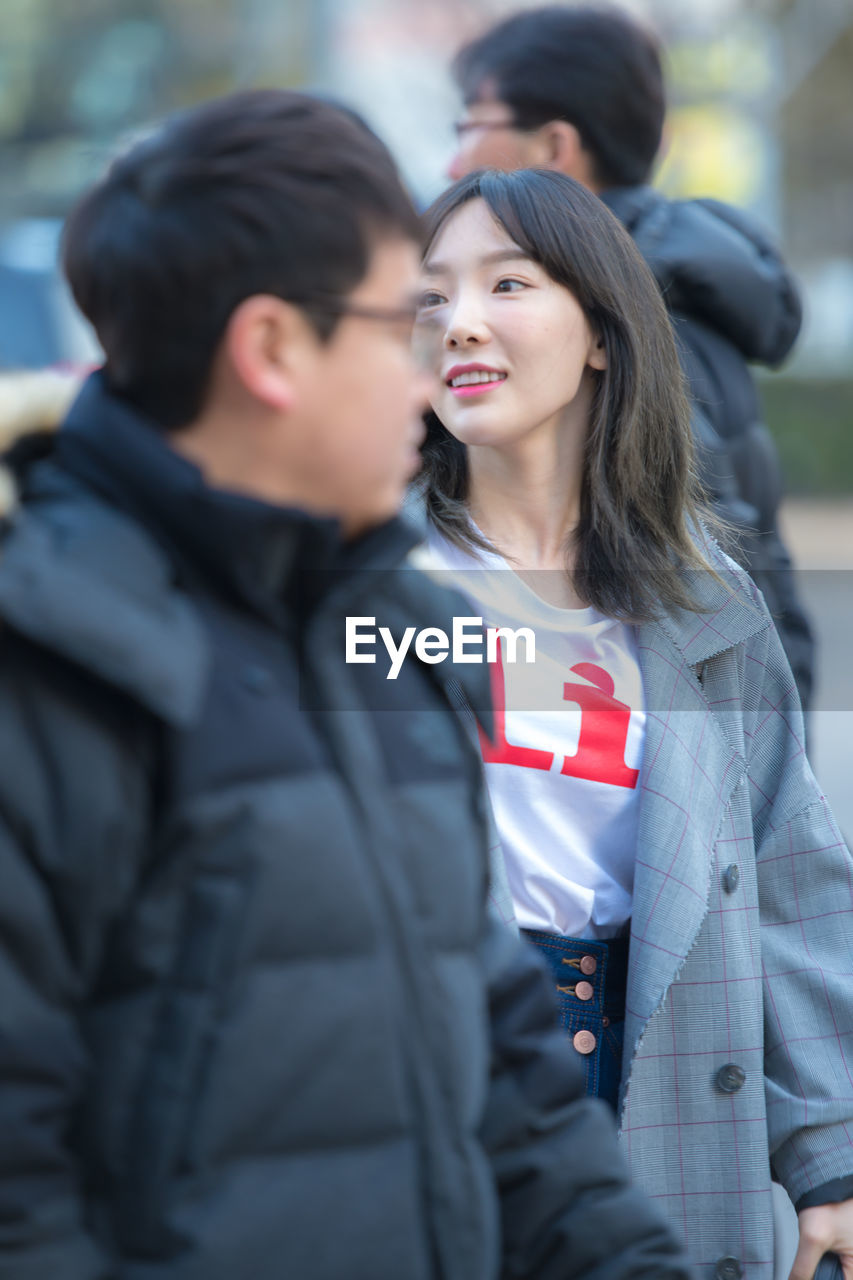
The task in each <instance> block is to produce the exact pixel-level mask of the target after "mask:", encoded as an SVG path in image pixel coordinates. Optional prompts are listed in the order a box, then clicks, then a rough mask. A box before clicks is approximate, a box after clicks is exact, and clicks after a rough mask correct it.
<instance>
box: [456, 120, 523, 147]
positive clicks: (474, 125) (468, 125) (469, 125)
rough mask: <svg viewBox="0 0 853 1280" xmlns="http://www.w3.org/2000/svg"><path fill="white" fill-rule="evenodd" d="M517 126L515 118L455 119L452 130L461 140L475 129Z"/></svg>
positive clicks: (511, 127) (512, 127) (513, 127)
mask: <svg viewBox="0 0 853 1280" xmlns="http://www.w3.org/2000/svg"><path fill="white" fill-rule="evenodd" d="M518 127H519V126H518V124H517V123H516V121H515V120H456V121H455V122H454V125H453V132H454V133H455V134H456V137H457V138H458V139H459V141H460V142H461V141H462V139H463V138H464V137H465V135H466V134H469V133H473V132H474V130H475V129H517V128H518Z"/></svg>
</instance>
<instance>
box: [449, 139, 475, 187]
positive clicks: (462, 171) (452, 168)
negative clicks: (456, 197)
mask: <svg viewBox="0 0 853 1280" xmlns="http://www.w3.org/2000/svg"><path fill="white" fill-rule="evenodd" d="M469 168H470V166H469V165H468V164H466V162H465V157H464V155H463V153H462V148H461V147H460V148H459V149H458V150H457V151H456V152H455V154H454V155H453V156H452V158H451V161H450V164H449V165H448V166H447V176H448V178H449V179H450V181H451V182H458V181H459V179H460V178H464V177H465V175H466V173H467V172H468V170H469Z"/></svg>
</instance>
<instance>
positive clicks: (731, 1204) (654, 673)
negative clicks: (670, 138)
mask: <svg viewBox="0 0 853 1280" xmlns="http://www.w3.org/2000/svg"><path fill="white" fill-rule="evenodd" d="M427 229H428V243H427V249H426V254H425V260H424V283H423V292H422V296H421V301H420V308H419V320H418V325H417V341H418V342H419V344H420V345H421V347H422V349H423V351H424V355H425V358H426V359H427V360H428V361H429V362H430V364H431V366H432V368H433V369H434V372H435V373H436V375H437V381H436V390H435V394H434V399H433V401H432V408H433V413H432V414H430V415H429V418H428V436H427V440H426V444H425V446H424V470H423V474H422V477H421V485H422V492H423V500H424V503H425V508H426V514H427V516H428V529H429V533H428V543H429V548H430V551H431V556H432V561H433V564H437V565H438V566H439V567H441V568H443V569H445V570H447V571H450V572H451V573H452V574H453V576H454V578H455V580H456V582H457V584H458V585H459V586H461V588H462V589H463V591H464V592H465V593H466V595H467V597H468V599H469V601H470V605H471V613H472V615H474V616H480V617H482V618H483V619H484V621H485V623H486V624H487V625H488V626H490V627H492V628H495V627H498V628H502V629H503V631H502V633H500V634H498V635H496V638H495V641H494V642H493V643H494V656H495V659H496V660H495V662H494V663H493V665H492V674H493V695H494V697H493V700H494V707H495V716H494V725H493V726H492V731H491V736H490V737H486V736H485V735H481V742H482V746H483V755H484V761H485V768H486V775H487V780H488V783H489V791H490V796H491V801H492V805H493V809H494V816H495V822H496V827H497V842H496V843H497V847H498V854H499V865H498V869H497V872H496V884H495V893H496V896H498V897H499V896H500V893H501V883H500V882H501V878H502V875H503V874H504V873H505V877H506V884H507V886H508V889H509V894H510V895H511V899H512V905H513V908H514V913H515V918H516V920H517V922H518V925H519V927H520V928H521V929H523V930H524V931H525V933H527V935H528V936H529V937H530V939H531V940H532V941H533V942H534V943H535V944H536V945H537V946H538V947H539V948H540V949H541V951H542V953H543V955H544V957H545V959H546V961H547V962H548V964H549V966H550V967H551V970H552V972H553V974H554V979H555V985H556V988H557V992H558V997H559V1001H560V1009H561V1016H562V1019H563V1022H564V1025H565V1027H566V1030H567V1033H568V1035H569V1037H570V1038H571V1042H572V1044H573V1046H574V1049H575V1052H576V1055H577V1059H578V1061H579V1063H581V1064H582V1065H583V1067H584V1069H585V1072H586V1081H587V1088H588V1089H589V1091H590V1092H594V1093H598V1094H599V1095H601V1096H603V1097H605V1098H606V1099H608V1100H609V1101H610V1102H611V1104H612V1105H613V1106H614V1107H615V1108H616V1109H617V1112H618V1114H619V1117H620V1123H621V1127H622V1132H623V1136H624V1145H625V1149H626V1152H627V1155H628V1158H629V1161H630V1163H631V1165H632V1168H633V1171H634V1174H635V1176H636V1177H637V1178H638V1180H639V1181H640V1182H641V1183H642V1184H643V1185H644V1186H645V1187H646V1189H647V1190H649V1191H650V1192H651V1193H652V1194H653V1195H655V1196H657V1197H660V1198H661V1200H662V1202H663V1204H664V1205H665V1207H666V1208H667V1209H668V1211H669V1212H670V1213H671V1214H672V1215H673V1216H674V1218H675V1219H676V1221H677V1222H678V1223H679V1224H680V1225H681V1227H682V1229H683V1231H684V1235H685V1238H686V1240H687V1241H688V1244H689V1246H690V1249H691V1251H692V1254H693V1257H694V1260H695V1261H696V1263H697V1264H699V1265H700V1266H701V1267H702V1268H704V1269H703V1271H702V1274H703V1275H707V1276H711V1275H714V1276H715V1277H720V1278H721V1280H725V1278H727V1277H738V1276H741V1275H746V1276H748V1277H749V1280H770V1277H772V1275H773V1242H772V1212H771V1172H770V1167H771V1162H770V1159H769V1156H770V1157H772V1167H773V1173H774V1176H775V1177H776V1178H778V1180H779V1181H781V1182H782V1183H783V1184H784V1186H785V1187H786V1189H787V1190H788V1193H789V1194H790V1197H791V1199H792V1200H793V1201H794V1202H795V1204H796V1205H797V1208H798V1209H808V1208H809V1207H811V1206H815V1205H821V1206H825V1207H824V1208H822V1209H819V1210H818V1209H814V1208H811V1215H810V1217H808V1216H807V1217H806V1218H802V1219H801V1223H802V1222H808V1223H809V1225H810V1233H811V1234H814V1233H815V1232H816V1239H815V1241H814V1242H812V1243H808V1242H807V1243H804V1244H802V1245H801V1251H800V1252H801V1258H800V1262H801V1264H802V1266H803V1268H804V1269H803V1270H802V1275H803V1276H806V1275H809V1276H810V1275H811V1274H812V1271H811V1270H808V1269H807V1268H808V1267H809V1265H811V1268H812V1270H813V1268H814V1266H815V1265H816V1263H817V1259H818V1258H819V1257H820V1254H821V1253H822V1252H823V1250H824V1249H825V1248H831V1247H833V1246H835V1247H837V1248H838V1249H839V1251H841V1252H846V1251H847V1249H848V1246H849V1243H850V1242H851V1241H853V1221H851V1218H853V1213H851V1209H853V1205H851V1204H849V1203H843V1202H844V1201H846V1200H847V1198H848V1197H850V1196H851V1195H853V1143H851V1138H853V981H851V978H853V864H852V863H851V859H850V856H849V854H848V852H847V850H846V848H845V847H844V844H843V842H842V840H841V838H840V836H839V833H838V830H837V828H836V826H835V823H834V821H833V819H832V817H831V814H830V813H829V812H828V810H827V806H826V803H825V801H824V799H823V797H822V795H821V792H820V790H819V788H818V786H817V784H816V782H815V780H814V777H813V775H812V773H811V770H810V769H809V766H808V763H807V761H806V759H805V755H804V751H803V745H802V742H803V739H802V720H801V715H800V711H799V706H798V703H797V695H796V689H795V686H794V683H793V680H792V677H791V674H790V670H789V668H788V665H787V662H786V661H785V658H784V655H783V653H782V650H781V647H780V644H779V641H778V638H777V636H776V632H775V629H774V627H773V625H772V622H771V620H770V618H769V616H768V614H767V612H766V609H765V608H764V605H763V602H762V600H761V598H760V596H758V594H757V593H756V591H755V589H754V588H753V587H752V584H751V583H750V581H749V579H748V577H747V576H746V575H745V574H743V573H742V572H741V571H740V570H738V568H737V567H736V566H735V565H734V564H733V562H732V561H730V560H729V559H728V558H727V557H726V556H724V554H723V553H722V552H721V551H720V550H719V548H718V546H717V543H716V541H715V540H714V538H713V537H712V536H711V534H710V533H709V532H708V524H707V521H706V519H705V515H704V512H703V509H702V507H701V503H700V501H699V498H698V496H697V494H696V491H695V485H694V481H693V476H692V471H691V444H690V428H689V410H688V406H687V403H686V401H685V398H684V393H683V390H682V384H681V374H680V370H679V365H678V358H677V353H676V349H675V343H674V340H673V335H672V331H671V329H670V326H669V322H668V320H667V317H666V313H665V310H664V307H663V304H662V302H661V300H660V297H659V295H658V291H657V287H656V285H655V283H654V280H653V279H652V277H651V275H650V274H649V272H648V271H647V269H646V267H645V265H644V263H643V262H642V260H641V259H640V257H639V255H638V254H637V252H636V250H635V249H634V247H633V245H632V243H631V240H630V238H629V236H628V235H627V233H625V232H624V230H623V229H622V228H621V227H620V225H619V224H618V223H617V221H616V220H615V219H614V218H613V217H612V216H611V215H610V214H609V213H608V211H607V210H606V209H605V207H604V206H603V205H602V204H601V203H600V202H599V201H598V200H597V199H596V198H595V197H594V196H592V195H590V194H589V193H588V192H587V191H585V190H584V189H583V188H582V187H580V186H579V185H577V184H576V183H574V182H572V181H571V180H570V179H568V178H565V177H563V176H562V175H560V174H557V173H553V172H545V171H523V172H515V173H496V172H485V173H480V174H472V175H470V176H469V177H468V178H465V179H463V180H462V181H461V182H459V183H457V184H456V185H455V186H453V187H451V188H450V190H449V191H448V192H446V193H445V195H443V196H442V197H441V198H440V199H439V200H438V202H437V203H436V204H435V205H434V206H433V208H432V209H431V210H430V212H429V214H428V217H427ZM522 628H524V629H526V630H527V632H528V633H532V637H533V640H532V641H531V636H530V634H528V635H527V636H526V639H525V637H524V635H523V634H522V632H521V629H522ZM514 633H518V634H514ZM534 644H535V652H534V653H533V654H531V649H532V648H533V647H534ZM513 649H515V652H513ZM525 649H526V650H527V652H526V653H525ZM531 656H532V658H533V660H532V661H530V658H531ZM525 658H526V659H527V661H525ZM815 1214H818V1215H820V1222H819V1228H815V1227H814V1223H815V1221H816V1219H815ZM803 1239H804V1240H805V1239H806V1237H805V1235H804V1236H803ZM804 1251H805V1252H804ZM850 1256H851V1264H853V1252H851V1255H850Z"/></svg>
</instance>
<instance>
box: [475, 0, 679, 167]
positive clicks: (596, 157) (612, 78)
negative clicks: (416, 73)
mask: <svg viewBox="0 0 853 1280" xmlns="http://www.w3.org/2000/svg"><path fill="white" fill-rule="evenodd" d="M453 72H454V75H455V78H456V81H457V83H458V85H459V87H460V88H461V90H462V94H463V97H464V98H465V101H466V102H467V103H469V104H470V103H472V102H476V101H477V99H478V98H479V97H480V96H481V95H482V93H483V91H484V89H486V88H487V87H488V88H491V89H492V90H493V92H494V95H495V96H496V97H497V98H498V99H499V100H500V101H501V102H505V103H506V104H507V105H508V106H509V107H511V108H512V110H513V113H514V118H515V121H516V123H517V124H518V125H519V126H520V127H521V128H524V129H535V128H538V127H539V126H540V125H543V124H546V123H547V122H548V121H549V120H567V121H568V122H569V123H570V124H572V125H574V127H575V128H576V129H577V131H578V133H579V135H580V139H581V142H582V144H583V146H584V147H585V149H586V150H587V151H588V152H589V153H590V155H591V157H592V160H593V165H594V176H595V179H596V181H597V182H598V184H599V185H600V186H602V187H621V186H634V185H635V184H637V183H640V182H645V181H646V180H647V179H648V176H649V173H650V171H651V168H652V164H653V162H654V158H655V155H656V154H657V151H658V148H659V146H660V139H661V130H662V128H663V118H664V112H665V109H666V102H665V95H664V85H663V72H662V70H661V61H660V52H659V47H658V44H657V42H656V40H655V39H654V37H653V36H652V35H651V34H650V33H649V32H648V31H646V30H644V29H643V28H642V27H640V26H639V25H638V24H637V23H636V22H634V21H633V19H631V18H629V17H628V16H627V14H624V13H622V12H621V11H620V10H618V9H611V8H572V9H570V8H565V7H563V6H554V7H550V8H545V9H532V10H529V11H527V12H525V13H519V14H516V15H514V16H513V17H510V18H507V19H506V20H505V21H503V22H501V23H499V24H498V25H497V26H495V27H492V28H491V29H490V30H489V31H487V32H486V34H485V35H483V36H481V37H480V38H479V39H477V40H473V41H471V43H470V44H467V45H465V46H464V47H463V48H462V49H461V50H460V52H459V53H458V54H457V56H456V59H455V61H454V64H453Z"/></svg>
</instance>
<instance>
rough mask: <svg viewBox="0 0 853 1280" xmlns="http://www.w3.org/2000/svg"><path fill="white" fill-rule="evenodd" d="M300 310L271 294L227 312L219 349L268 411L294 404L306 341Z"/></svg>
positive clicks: (254, 296) (304, 326) (236, 374)
mask: <svg viewBox="0 0 853 1280" xmlns="http://www.w3.org/2000/svg"><path fill="white" fill-rule="evenodd" d="M308 329H309V326H308V322H307V320H306V319H305V317H304V316H303V315H302V313H301V312H300V311H299V310H298V308H296V307H294V306H293V305H292V304H291V303H289V302H285V301H284V300H283V299H282V298H276V297H274V296H273V295H272V294H266V293H257V294H253V295H252V297H251V298H246V299H245V300H244V301H243V302H241V303H240V305H239V306H237V307H235V309H234V311H233V312H232V313H231V317H230V319H229V321H228V325H227V327H226V330H225V335H224V339H223V350H224V354H225V356H226V359H227V360H228V362H229V363H230V365H231V368H232V370H233V372H234V375H235V376H236V378H237V379H238V381H239V382H240V383H241V384H242V386H243V387H244V389H245V390H246V391H247V392H248V393H249V394H250V395H251V396H253V397H254V398H255V399H256V400H260V401H261V402H262V403H263V404H265V405H267V406H268V407H269V408H271V409H278V410H287V409H290V408H291V407H292V406H293V401H294V396H295V391H296V386H295V378H294V374H295V373H296V370H297V367H298V363H299V356H300V352H301V351H302V350H303V349H304V348H305V346H306V343H307V342H308V339H309V334H308Z"/></svg>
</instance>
